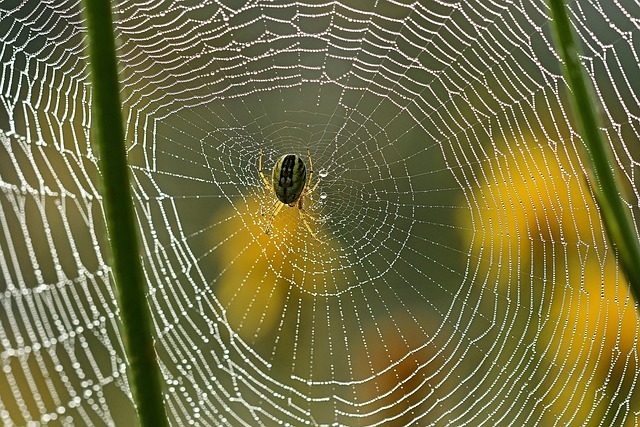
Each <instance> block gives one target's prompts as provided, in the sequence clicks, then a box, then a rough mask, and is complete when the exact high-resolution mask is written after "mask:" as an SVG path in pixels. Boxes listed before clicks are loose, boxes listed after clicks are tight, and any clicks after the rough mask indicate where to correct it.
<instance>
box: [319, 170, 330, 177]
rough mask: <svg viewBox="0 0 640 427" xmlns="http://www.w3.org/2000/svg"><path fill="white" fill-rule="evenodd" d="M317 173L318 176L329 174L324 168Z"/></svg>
mask: <svg viewBox="0 0 640 427" xmlns="http://www.w3.org/2000/svg"><path fill="white" fill-rule="evenodd" d="M318 175H320V178H326V177H327V176H328V175H329V172H327V170H326V169H321V170H320V172H318Z"/></svg>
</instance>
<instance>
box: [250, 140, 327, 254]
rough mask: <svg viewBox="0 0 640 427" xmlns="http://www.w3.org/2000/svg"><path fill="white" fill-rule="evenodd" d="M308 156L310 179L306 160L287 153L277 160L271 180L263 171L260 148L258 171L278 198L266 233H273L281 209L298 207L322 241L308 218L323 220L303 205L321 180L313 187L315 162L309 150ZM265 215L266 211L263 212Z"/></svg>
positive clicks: (268, 216) (269, 216)
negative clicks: (312, 179)
mask: <svg viewBox="0 0 640 427" xmlns="http://www.w3.org/2000/svg"><path fill="white" fill-rule="evenodd" d="M307 157H308V158H309V179H307V168H306V166H305V165H304V161H302V158H301V157H300V156H298V155H297V154H285V155H283V156H282V157H280V159H279V160H278V161H277V162H276V164H275V166H274V167H273V172H272V174H271V181H272V182H269V180H268V179H267V178H266V177H265V176H264V173H263V172H262V148H261V149H260V158H259V159H258V172H259V173H260V177H261V178H262V182H263V183H264V185H265V187H267V190H269V192H272V193H275V195H276V197H277V199H278V200H276V201H275V203H274V204H273V206H272V207H271V209H269V211H267V214H266V215H267V221H268V222H267V227H266V228H265V233H266V234H271V223H272V221H273V219H274V218H275V217H276V215H278V212H280V209H282V207H283V206H290V207H295V206H297V207H298V212H299V213H300V218H301V219H302V222H303V223H304V225H305V227H307V230H309V233H310V234H311V235H312V236H313V238H314V239H316V240H317V241H319V242H322V240H320V239H319V238H318V236H316V234H315V233H314V232H313V230H312V229H311V227H310V226H309V223H308V222H307V218H309V219H311V220H313V221H322V220H319V219H317V218H314V217H313V216H311V214H309V213H308V212H307V211H306V210H305V209H304V207H303V201H304V199H305V197H308V196H309V195H310V194H311V193H313V192H314V191H315V189H316V188H318V184H320V181H317V182H316V184H315V185H314V186H313V188H311V178H312V177H313V164H312V163H311V152H310V151H309V150H307ZM262 216H265V213H264V212H263V213H262Z"/></svg>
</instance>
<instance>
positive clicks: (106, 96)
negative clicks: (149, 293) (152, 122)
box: [83, 0, 168, 427]
mask: <svg viewBox="0 0 640 427" xmlns="http://www.w3.org/2000/svg"><path fill="white" fill-rule="evenodd" d="M83 5H84V16H85V17H86V18H87V30H88V34H89V45H88V47H89V60H90V61H89V62H90V71H91V83H92V86H91V87H92V102H93V105H92V108H93V125H92V135H93V137H94V138H95V143H96V146H97V148H98V153H99V156H100V171H101V173H102V180H103V192H104V195H103V196H104V205H105V212H106V215H107V227H108V232H109V240H110V243H111V266H112V268H113V273H114V275H115V282H116V288H117V289H116V293H117V295H118V304H119V308H120V316H121V318H122V323H123V327H122V332H123V334H124V342H125V347H126V352H127V358H128V362H129V372H128V375H129V379H130V384H131V389H132V392H133V398H134V401H135V404H136V407H137V410H138V420H139V422H140V425H142V426H145V427H146V426H149V427H151V426H153V427H162V426H166V425H168V423H167V417H166V412H165V408H164V402H163V399H162V384H161V382H160V372H159V368H158V362H157V359H156V353H155V349H154V346H153V336H152V328H151V316H150V314H149V307H148V305H147V301H146V295H145V281H144V276H143V274H142V267H141V265H140V256H139V252H138V241H137V235H138V231H137V229H136V226H135V214H134V209H133V204H132V198H131V191H130V186H129V176H128V167H127V157H126V150H125V144H124V130H123V124H122V113H121V105H120V88H119V84H118V67H117V60H116V51H115V39H114V32H113V22H112V13H111V5H110V3H109V1H108V0H84V1H83Z"/></svg>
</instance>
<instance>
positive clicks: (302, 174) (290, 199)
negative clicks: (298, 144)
mask: <svg viewBox="0 0 640 427" xmlns="http://www.w3.org/2000/svg"><path fill="white" fill-rule="evenodd" d="M306 184H307V168H306V166H305V165H304V162H303V161H302V159H301V158H300V156H297V155H295V154H285V155H284V156H282V157H280V160H278V162H277V163H276V165H275V166H274V168H273V189H274V190H275V192H276V197H277V198H278V200H280V201H281V202H282V203H285V204H287V205H291V204H293V203H294V202H296V201H297V200H298V199H299V198H300V194H302V190H304V187H305V185H306Z"/></svg>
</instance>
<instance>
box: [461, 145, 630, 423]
mask: <svg viewBox="0 0 640 427" xmlns="http://www.w3.org/2000/svg"><path fill="white" fill-rule="evenodd" d="M566 150H567V147H564V146H562V145H559V146H558V147H557V148H555V149H552V147H550V146H548V145H536V144H535V143H533V142H532V141H528V142H527V144H514V145H513V146H509V147H507V148H505V149H503V150H502V151H501V152H498V151H497V150H496V155H495V157H494V158H493V159H491V160H490V161H488V162H487V163H486V164H482V165H481V169H480V170H479V172H478V175H479V176H481V178H482V179H481V182H480V183H479V186H478V188H477V189H475V190H474V191H473V193H472V194H471V195H470V197H469V198H468V199H467V203H468V205H469V207H470V209H469V212H467V213H466V215H465V216H464V217H463V218H462V219H461V220H462V224H464V225H465V226H466V227H467V230H468V231H467V232H466V234H465V239H466V242H467V243H468V245H469V246H470V248H471V254H472V256H473V260H475V262H476V265H477V271H478V273H479V276H478V279H476V283H479V284H482V283H484V286H486V284H487V283H489V284H490V283H497V288H496V289H497V290H498V291H499V293H500V294H501V295H500V296H499V297H500V298H503V299H504V298H509V297H511V298H513V297H516V296H517V297H519V298H520V300H521V301H522V300H524V301H533V303H534V304H535V305H536V306H535V307H530V310H531V311H532V312H533V313H537V314H538V315H539V317H538V318H534V320H531V322H533V323H529V324H526V325H521V326H522V327H523V328H526V329H527V330H528V331H529V336H530V339H531V340H534V341H535V343H536V349H537V352H538V354H539V355H540V358H541V360H542V364H541V365H540V367H539V371H540V375H539V377H540V378H543V381H544V382H545V386H544V387H541V389H540V393H542V396H543V399H544V401H545V402H546V404H545V406H546V407H548V408H549V411H550V413H551V418H552V419H553V420H554V422H556V421H557V422H558V423H560V424H563V425H564V424H565V423H570V424H575V425H581V424H582V423H588V422H590V421H595V420H600V419H602V418H607V419H609V420H610V421H616V424H620V419H615V420H614V419H613V418H611V417H615V415H610V414H611V413H612V412H613V413H615V412H617V410H618V409H617V406H619V405H625V404H628V403H629V401H628V400H627V399H630V398H631V397H633V398H634V399H635V400H636V401H637V400H638V396H637V392H636V389H637V386H636V385H635V382H637V379H636V378H635V372H636V370H637V369H638V360H637V358H638V344H637V341H638V330H639V326H640V323H639V321H638V315H637V313H636V310H635V307H634V301H633V299H632V296H631V295H630V293H629V290H628V288H627V283H626V281H625V280H624V277H623V275H622V273H621V272H620V271H619V269H618V266H617V262H616V259H615V256H614V253H613V251H612V249H611V247H610V245H609V243H608V242H607V241H606V239H605V235H604V232H603V227H602V224H601V220H600V217H599V214H598V210H597V208H596V206H595V204H594V202H593V201H592V197H591V194H590V192H589V188H588V187H587V184H586V178H585V172H584V171H583V169H582V164H581V163H580V162H579V160H578V159H577V157H576V156H575V154H569V153H570V152H568V151H566ZM527 293H530V294H531V295H530V296H531V297H532V298H531V299H529V298H528V296H527ZM612 401H615V402H617V403H616V404H615V405H614V406H615V407H614V408H612V407H610V406H611V405H612ZM625 402H626V403H625ZM631 406H632V409H633V408H635V410H637V409H638V408H640V405H639V404H638V403H636V404H635V406H634V405H631ZM607 411H608V412H607Z"/></svg>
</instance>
